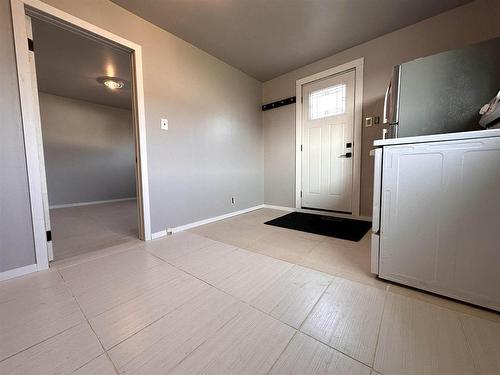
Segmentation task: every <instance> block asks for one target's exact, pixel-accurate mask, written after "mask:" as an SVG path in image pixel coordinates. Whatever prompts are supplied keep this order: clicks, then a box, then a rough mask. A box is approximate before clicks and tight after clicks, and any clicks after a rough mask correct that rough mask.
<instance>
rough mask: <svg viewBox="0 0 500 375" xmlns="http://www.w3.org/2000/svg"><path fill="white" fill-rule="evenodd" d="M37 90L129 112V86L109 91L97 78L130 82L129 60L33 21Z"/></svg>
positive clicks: (126, 55) (127, 56) (124, 54)
mask: <svg viewBox="0 0 500 375" xmlns="http://www.w3.org/2000/svg"><path fill="white" fill-rule="evenodd" d="M32 24H33V41H34V45H35V61H36V70H37V80H38V89H39V90H40V91H43V92H47V93H50V94H54V95H60V96H65V97H69V98H73V99H81V100H86V101H89V102H93V103H98V104H103V105H108V106H113V107H119V108H125V109H130V108H131V91H130V85H128V87H126V88H124V89H120V90H110V89H108V88H107V87H105V86H104V85H103V84H101V83H98V82H97V81H96V78H97V77H101V76H114V77H118V78H122V79H124V80H126V81H128V82H130V80H131V56H130V54H129V53H127V52H125V51H122V50H119V49H115V48H113V47H111V46H109V45H106V44H103V43H100V42H97V41H95V40H93V39H89V38H87V37H84V36H82V35H79V34H75V33H73V32H71V31H68V30H65V29H62V28H60V27H57V26H54V25H52V24H50V23H47V22H45V21H40V20H36V19H33V20H32Z"/></svg>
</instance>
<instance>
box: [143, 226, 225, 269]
mask: <svg viewBox="0 0 500 375" xmlns="http://www.w3.org/2000/svg"><path fill="white" fill-rule="evenodd" d="M216 243H217V242H216V241H214V240H211V239H209V238H207V237H203V236H199V235H197V234H194V233H190V232H180V233H175V234H172V235H168V236H166V237H162V238H159V239H157V240H153V241H149V242H147V243H146V244H145V247H146V250H147V251H149V252H150V253H152V254H154V255H156V256H157V257H159V258H161V259H163V260H165V261H167V262H169V263H171V262H172V261H173V260H174V259H176V258H178V257H182V256H185V255H187V254H190V253H192V252H195V251H197V250H199V249H201V248H204V247H207V246H210V245H214V244H216Z"/></svg>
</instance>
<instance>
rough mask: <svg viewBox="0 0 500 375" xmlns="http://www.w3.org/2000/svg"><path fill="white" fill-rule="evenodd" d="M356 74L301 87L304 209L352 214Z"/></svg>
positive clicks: (330, 78) (329, 78)
mask: <svg viewBox="0 0 500 375" xmlns="http://www.w3.org/2000/svg"><path fill="white" fill-rule="evenodd" d="M354 87H355V71H354V70H349V71H347V72H343V73H340V74H336V75H334V76H331V77H328V78H324V79H321V80H318V81H315V82H311V83H309V84H307V85H304V86H303V88H302V98H303V103H302V106H303V107H302V202H301V204H302V207H303V208H314V209H321V210H331V211H341V212H348V213H351V212H352V195H353V194H352V193H353V191H352V188H353V150H354V148H353V133H354Z"/></svg>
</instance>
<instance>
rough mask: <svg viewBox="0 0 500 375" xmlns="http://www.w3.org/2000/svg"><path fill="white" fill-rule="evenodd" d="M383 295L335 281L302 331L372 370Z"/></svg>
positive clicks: (336, 279)
mask: <svg viewBox="0 0 500 375" xmlns="http://www.w3.org/2000/svg"><path fill="white" fill-rule="evenodd" d="M384 297H385V292H384V291H382V290H380V289H378V288H375V287H371V286H368V285H364V284H360V283H357V282H354V281H350V280H346V279H342V278H338V277H337V278H335V279H334V280H333V281H332V283H331V285H330V286H329V287H328V289H327V290H326V292H325V294H323V297H321V299H320V300H319V302H318V303H317V304H316V307H315V308H314V310H313V311H312V312H311V314H310V315H309V317H308V318H307V319H306V321H305V322H304V324H303V326H302V328H301V331H302V332H304V333H306V334H308V335H310V336H312V337H314V338H316V339H317V340H319V341H321V342H323V343H325V344H327V345H329V346H331V347H333V348H335V349H337V350H339V351H341V352H343V353H345V354H347V355H349V356H350V357H353V358H355V359H357V360H359V361H361V362H363V363H365V364H367V365H368V366H370V367H371V365H372V363H373V357H374V354H375V348H376V345H377V334H378V331H379V327H380V321H381V319H382V311H383V307H384Z"/></svg>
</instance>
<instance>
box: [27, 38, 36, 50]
mask: <svg viewBox="0 0 500 375" xmlns="http://www.w3.org/2000/svg"><path fill="white" fill-rule="evenodd" d="M28 50H30V51H31V52H33V51H34V50H35V44H34V43H33V39H30V38H28Z"/></svg>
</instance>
